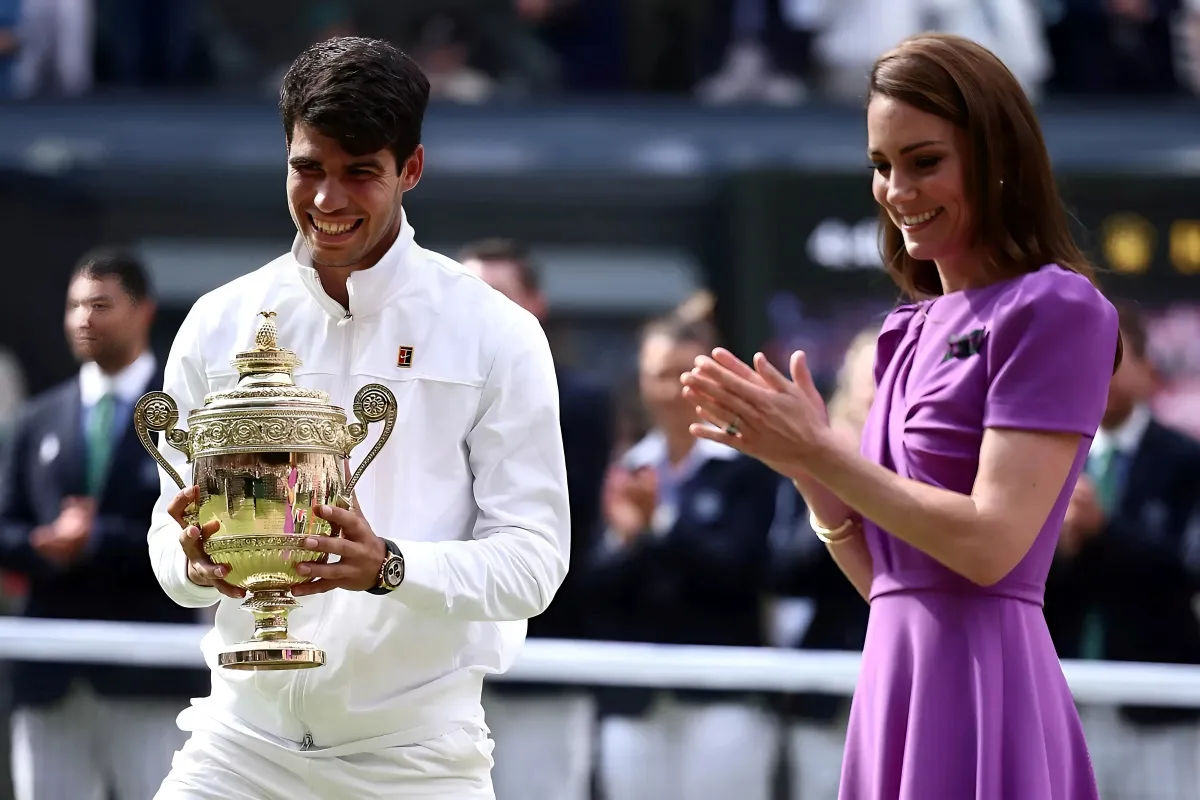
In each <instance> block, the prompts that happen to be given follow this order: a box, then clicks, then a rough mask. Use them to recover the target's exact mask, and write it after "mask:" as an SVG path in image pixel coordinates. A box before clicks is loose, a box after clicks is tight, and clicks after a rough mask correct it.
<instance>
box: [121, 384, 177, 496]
mask: <svg viewBox="0 0 1200 800" xmlns="http://www.w3.org/2000/svg"><path fill="white" fill-rule="evenodd" d="M178 421H179V406H177V405H175V401H174V400H173V399H172V398H171V395H169V394H167V393H166V392H147V393H146V394H144V395H142V399H141V400H138V402H137V405H136V406H134V407H133V429H134V430H135V431H136V432H137V437H138V441H140V442H141V443H142V447H145V448H146V452H148V453H149V454H150V455H152V456H154V460H155V461H157V462H158V465H159V466H160V467H162V468H163V469H164V470H166V472H167V474H168V475H170V476H171V480H173V481H175V483H176V484H178V485H179V488H180V490H183V489H186V488H187V487H186V486H184V484H183V478H180V477H179V473H178V472H176V471H175V468H174V467H172V466H171V465H170V463H169V462H168V461H167V460H166V459H165V458H163V455H162V453H160V452H159V451H158V445H156V444H155V443H154V440H153V439H151V438H150V432H151V431H155V432H159V431H163V432H165V433H166V438H167V444H169V445H171V446H172V447H174V448H175V449H176V450H178V451H179V452H181V453H183V454H184V455H185V456H187V459H188V461H191V460H192V449H191V447H190V446H189V445H188V435H187V432H186V431H181V430H179V429H178V428H176V427H175V423H176V422H178Z"/></svg>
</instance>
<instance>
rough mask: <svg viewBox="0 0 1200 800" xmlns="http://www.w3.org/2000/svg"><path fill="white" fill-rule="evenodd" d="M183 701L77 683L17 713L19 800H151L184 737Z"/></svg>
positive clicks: (15, 751)
mask: <svg viewBox="0 0 1200 800" xmlns="http://www.w3.org/2000/svg"><path fill="white" fill-rule="evenodd" d="M185 704H186V703H185V702H184V701H181V702H179V703H171V702H165V701H155V700H113V699H109V698H105V697H99V696H97V695H96V694H94V693H93V692H92V691H91V689H89V688H85V687H79V688H76V689H73V690H72V691H71V693H70V694H69V695H67V697H66V698H64V699H63V701H62V702H60V703H58V704H56V705H53V706H50V707H47V708H20V709H17V710H16V711H14V712H13V718H12V773H13V796H14V797H15V798H16V800H64V798H70V800H104V798H106V797H108V794H107V791H106V790H107V788H108V787H111V788H112V789H113V792H114V794H115V795H116V796H117V797H119V798H120V800H150V798H152V797H153V796H154V792H155V790H156V789H157V788H158V785H159V784H160V783H161V782H162V779H163V776H165V775H166V774H167V772H168V770H170V768H171V756H172V754H173V753H174V752H175V751H176V750H177V749H179V748H180V747H181V746H182V745H183V743H184V740H185V739H186V734H184V733H183V731H181V730H179V727H178V726H177V725H176V724H175V718H176V717H177V716H178V715H179V711H180V709H181V708H182V707H183V706H184V705H185Z"/></svg>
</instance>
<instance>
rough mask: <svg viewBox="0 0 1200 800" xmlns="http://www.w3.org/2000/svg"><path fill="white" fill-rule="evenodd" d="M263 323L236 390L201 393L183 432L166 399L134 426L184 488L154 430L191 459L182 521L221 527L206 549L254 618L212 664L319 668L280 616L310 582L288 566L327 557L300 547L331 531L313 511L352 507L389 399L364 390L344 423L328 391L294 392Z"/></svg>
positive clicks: (161, 396) (321, 659) (283, 356)
mask: <svg viewBox="0 0 1200 800" xmlns="http://www.w3.org/2000/svg"><path fill="white" fill-rule="evenodd" d="M260 316H262V317H263V318H264V319H263V321H262V322H261V323H260V325H259V328H258V330H257V332H256V334H255V337H254V347H252V348H250V349H249V350H246V351H244V352H241V353H238V354H237V356H236V357H234V359H233V362H232V363H233V366H234V367H235V368H236V369H237V371H238V374H239V375H240V378H239V380H238V382H237V385H236V386H235V387H234V388H232V389H230V390H228V391H224V392H214V393H212V394H209V395H208V396H206V397H205V398H204V406H203V408H197V409H194V410H192V411H191V412H190V413H189V414H188V427H187V430H186V431H185V430H181V429H179V428H176V427H175V424H176V423H177V422H178V421H179V407H178V405H176V403H175V400H174V399H172V398H171V396H170V395H168V394H166V393H165V392H149V393H147V394H146V395H144V396H143V397H142V398H141V400H139V401H138V404H137V405H136V406H135V407H134V411H133V424H134V429H135V430H136V431H137V435H138V439H139V440H141V442H142V445H143V446H144V447H145V448H146V450H147V451H149V453H150V455H152V456H154V459H155V460H156V461H157V462H158V463H159V465H160V466H161V467H162V468H163V469H164V470H166V472H167V474H168V475H170V476H171V478H173V479H174V480H175V482H176V483H177V484H179V488H180V489H181V490H182V489H184V488H186V487H185V485H184V482H183V479H182V478H180V476H179V473H178V472H176V471H175V469H174V468H173V467H172V466H171V465H170V464H169V463H168V462H167V460H166V459H165V458H163V456H162V454H161V453H160V452H159V450H158V447H157V446H156V445H155V443H154V442H153V440H152V439H151V438H150V432H151V431H153V432H162V433H164V434H165V437H164V438H165V439H166V442H167V444H169V445H170V446H171V447H174V448H175V449H176V450H179V451H180V452H182V453H183V454H184V455H185V456H187V460H188V463H190V464H192V481H193V484H194V485H196V486H199V487H200V493H199V498H198V499H197V501H196V504H195V505H193V506H192V507H191V508H189V510H188V516H189V519H188V521H189V523H190V524H198V525H204V524H207V523H209V522H211V521H212V520H217V521H219V522H220V528H219V529H218V530H217V531H216V532H215V533H213V534H212V535H211V536H209V537H207V538H206V539H205V540H204V552H205V553H206V554H207V555H208V557H209V559H211V560H212V561H213V563H216V564H223V565H225V566H226V567H228V569H229V573H228V574H227V575H226V576H225V580H226V581H227V582H228V583H230V584H232V585H234V586H240V587H242V588H243V589H245V590H246V599H245V601H244V602H243V603H242V607H243V608H245V609H247V610H248V611H249V612H250V613H251V614H253V615H254V635H253V637H252V638H251V639H250V640H249V641H246V642H241V643H238V644H236V645H234V646H232V647H230V648H227V649H226V650H224V651H222V652H221V653H220V654H219V656H218V663H220V665H221V666H222V667H226V668H229V669H249V670H258V669H302V668H305V667H319V666H321V665H322V664H324V663H325V653H324V651H322V650H319V649H317V647H316V646H314V645H313V644H311V643H309V642H304V641H299V640H297V639H293V638H292V637H291V636H289V634H288V613H289V612H290V611H291V610H292V609H293V608H295V607H296V606H298V605H299V603H298V602H297V601H296V599H295V598H294V597H293V596H292V592H291V589H292V587H293V586H295V585H297V584H300V583H305V582H307V581H309V580H312V579H311V578H308V577H305V576H303V575H300V574H299V573H298V572H296V566H297V565H298V564H300V563H301V562H304V561H322V560H324V559H325V558H326V556H325V554H324V553H320V552H315V551H312V550H308V549H306V548H304V547H303V546H302V544H301V541H302V540H303V539H304V538H305V537H307V536H330V535H333V534H332V531H331V529H330V525H329V523H328V522H326V521H325V520H323V519H320V518H319V517H317V516H316V514H314V513H313V508H314V507H316V506H319V505H326V504H327V505H340V506H341V507H342V508H349V507H350V502H349V498H351V496H352V494H351V493H352V492H353V491H354V486H355V484H356V483H358V479H359V478H360V477H362V474H363V471H364V470H365V469H366V468H367V466H368V465H369V464H370V463H371V462H372V461H373V460H374V459H375V456H376V455H378V454H379V451H380V450H381V449H382V448H383V446H384V444H385V443H386V442H387V440H388V438H389V437H390V436H391V434H392V430H393V429H394V427H395V425H396V398H395V396H394V395H393V394H392V392H391V391H390V390H389V389H388V388H387V387H386V386H382V385H380V384H377V383H372V384H368V385H366V386H364V387H362V389H360V390H359V392H358V394H357V395H355V398H354V407H353V413H354V417H355V419H356V420H357V421H356V422H351V423H349V424H347V422H346V419H347V418H346V412H345V411H344V410H342V409H341V408H338V407H337V406H334V405H331V404H330V402H329V395H327V394H326V393H325V392H319V391H314V390H312V389H304V388H302V387H299V386H297V385H296V383H295V380H294V379H293V376H292V371H293V370H294V369H295V368H296V367H298V366H299V365H300V363H301V362H300V359H299V358H297V356H296V354H295V353H294V352H292V351H290V350H284V349H281V348H280V347H279V346H278V344H277V341H276V339H277V333H278V331H277V328H276V325H275V320H274V317H275V312H273V311H263V312H261V314H260ZM381 420H382V421H383V431H382V432H381V433H380V435H379V440H378V441H377V442H376V443H375V446H374V447H372V448H371V451H370V452H369V453H367V456H366V458H364V459H363V461H362V464H360V465H359V467H358V469H357V470H356V471H355V472H354V475H352V476H351V477H350V479H349V480H346V475H347V474H348V473H349V470H348V468H347V464H348V462H349V458H350V452H351V450H353V449H354V447H356V446H357V445H359V444H360V443H362V441H363V440H364V439H366V437H367V428H368V426H369V425H370V423H372V422H379V421H381Z"/></svg>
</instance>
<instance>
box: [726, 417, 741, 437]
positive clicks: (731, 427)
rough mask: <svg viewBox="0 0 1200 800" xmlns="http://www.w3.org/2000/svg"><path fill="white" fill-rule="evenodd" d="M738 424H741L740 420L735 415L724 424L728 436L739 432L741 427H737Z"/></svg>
mask: <svg viewBox="0 0 1200 800" xmlns="http://www.w3.org/2000/svg"><path fill="white" fill-rule="evenodd" d="M739 424H741V420H739V419H738V418H737V417H736V416H735V417H734V418H733V419H732V420H731V421H730V423H729V424H728V425H726V426H725V432H726V433H727V434H729V435H730V436H737V435H738V434H739V433H740V432H741V429H740V428H739V427H738V425H739Z"/></svg>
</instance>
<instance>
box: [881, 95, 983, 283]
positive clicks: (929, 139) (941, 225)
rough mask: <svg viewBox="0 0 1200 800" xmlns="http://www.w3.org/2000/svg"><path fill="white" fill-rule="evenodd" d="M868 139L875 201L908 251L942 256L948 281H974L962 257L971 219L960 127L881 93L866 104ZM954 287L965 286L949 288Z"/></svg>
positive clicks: (920, 255) (968, 246)
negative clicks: (873, 173)
mask: <svg viewBox="0 0 1200 800" xmlns="http://www.w3.org/2000/svg"><path fill="white" fill-rule="evenodd" d="M867 139H868V151H869V153H868V156H869V158H870V160H871V164H872V166H873V168H874V170H875V177H874V180H873V182H872V191H873V192H874V195H875V201H876V202H878V203H879V205H881V206H883V208H884V209H885V210H886V211H887V213H888V216H889V217H891V220H892V223H893V224H895V226H896V227H897V228H899V229H900V231H901V233H902V234H903V236H904V245H905V248H906V249H907V250H908V254H909V255H910V256H912V257H913V258H915V259H918V260H921V261H934V262H937V266H938V271H939V272H940V273H941V275H942V280H943V283H945V282H947V280H948V279H949V280H950V282H951V283H955V284H969V283H970V282H971V279H970V278H969V277H967V276H966V275H964V270H965V269H967V268H969V266H970V265H969V263H964V262H969V259H970V255H971V253H970V250H971V238H972V237H971V230H972V224H973V223H972V215H971V209H970V207H969V205H968V203H967V198H966V194H965V192H964V181H963V176H964V174H965V170H964V166H965V161H966V152H965V151H966V143H965V138H964V136H963V135H962V132H961V131H960V130H959V129H958V128H957V127H955V125H954V124H953V123H952V122H950V121H949V120H946V119H943V118H941V117H938V116H935V115H933V114H928V113H926V112H924V111H921V110H919V109H917V108H915V107H913V106H910V105H908V104H906V103H902V102H900V101H898V100H894V99H892V98H890V97H883V96H879V95H877V96H875V97H874V98H872V99H871V102H870V104H869V105H868V106H867ZM954 276H958V277H957V278H955V277H954ZM956 288H962V286H961V285H958V286H947V287H946V289H947V291H953V290H954V289H956Z"/></svg>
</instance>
